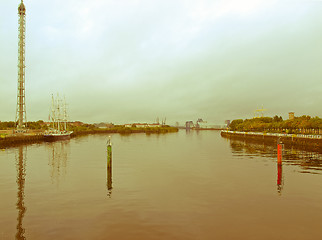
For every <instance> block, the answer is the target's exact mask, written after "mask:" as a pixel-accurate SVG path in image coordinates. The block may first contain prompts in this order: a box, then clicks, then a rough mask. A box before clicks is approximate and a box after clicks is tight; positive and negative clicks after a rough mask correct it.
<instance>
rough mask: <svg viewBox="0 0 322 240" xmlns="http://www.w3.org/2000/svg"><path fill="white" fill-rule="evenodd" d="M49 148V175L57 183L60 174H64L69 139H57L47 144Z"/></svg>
mask: <svg viewBox="0 0 322 240" xmlns="http://www.w3.org/2000/svg"><path fill="white" fill-rule="evenodd" d="M47 148H48V149H49V165H50V166H51V169H50V177H51V179H52V182H53V183H54V182H56V183H57V184H59V179H60V177H61V176H65V175H66V167H67V160H68V156H69V153H70V149H69V141H57V142H52V143H49V144H48V145H47Z"/></svg>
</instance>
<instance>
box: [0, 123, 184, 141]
mask: <svg viewBox="0 0 322 240" xmlns="http://www.w3.org/2000/svg"><path fill="white" fill-rule="evenodd" d="M27 126H28V129H27V130H25V131H24V132H23V133H16V131H15V123H14V122H0V147H10V146H16V145H20V144H28V143H37V142H43V141H44V137H43V134H44V133H45V131H46V130H49V125H48V123H45V122H43V121H41V120H40V121H37V122H28V123H27ZM68 130H69V131H73V133H72V134H71V137H72V138H73V137H77V136H84V135H90V134H107V133H118V134H122V135H127V134H132V133H145V134H147V135H149V134H165V133H173V132H178V128H176V127H171V126H168V125H163V126H161V125H160V126H158V127H137V126H136V125H135V124H133V125H131V126H130V127H127V126H124V125H113V124H108V126H107V127H98V126H97V125H95V124H84V123H80V122H76V123H69V124H68Z"/></svg>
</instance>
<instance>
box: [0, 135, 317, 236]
mask: <svg viewBox="0 0 322 240" xmlns="http://www.w3.org/2000/svg"><path fill="white" fill-rule="evenodd" d="M107 137H108V136H107V135H91V136H85V137H80V138H75V139H71V140H70V141H63V142H55V143H43V144H37V145H29V146H21V147H17V148H10V149H5V150H0V197H1V200H0V239H42V240H43V239H122V240H123V239H131V240H133V239H140V240H142V239H149V240H150V239H171V240H172V239H185V240H189V239H256V240H258V239H270V240H271V239H292V240H293V239H322V228H321V224H322V156H321V155H320V154H317V153H312V152H305V151H298V150H294V149H285V150H284V153H283V154H284V156H283V165H282V166H280V167H278V166H277V163H276V158H277V156H276V155H277V154H276V152H277V151H276V149H275V147H274V146H273V147H271V146H266V145H263V144H248V143H245V142H241V141H233V140H227V139H225V138H222V137H221V136H220V132H217V131H200V132H196V131H191V132H186V131H179V132H178V133H173V134H165V135H145V134H132V135H128V136H121V135H118V134H116V135H112V142H113V166H112V177H111V178H112V179H111V180H112V184H111V182H110V181H109V180H110V176H111V175H109V174H107V169H106V156H107V154H106V141H107Z"/></svg>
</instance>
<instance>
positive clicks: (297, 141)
mask: <svg viewBox="0 0 322 240" xmlns="http://www.w3.org/2000/svg"><path fill="white" fill-rule="evenodd" d="M221 136H222V137H225V138H231V139H242V140H245V141H253V142H254V141H255V142H262V143H267V144H277V141H278V140H279V141H281V142H282V143H283V144H284V146H285V147H296V148H299V149H303V150H310V151H318V152H322V136H321V135H304V134H282V133H262V132H239V131H226V130H224V131H221Z"/></svg>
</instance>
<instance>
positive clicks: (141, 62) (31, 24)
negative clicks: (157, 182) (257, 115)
mask: <svg viewBox="0 0 322 240" xmlns="http://www.w3.org/2000/svg"><path fill="white" fill-rule="evenodd" d="M19 3H20V1H10V2H4V1H1V2H0V16H1V21H0V34H1V38H0V46H1V49H2V50H1V52H2V54H1V56H0V80H1V81H0V88H1V90H2V91H1V95H0V102H1V103H0V113H1V114H0V120H1V121H13V120H14V119H15V111H16V100H17V95H16V94H17V57H18V16H17V8H18V5H19ZM24 3H25V5H26V9H27V11H26V111H27V120H28V121H37V120H40V119H41V120H45V121H46V120H47V118H48V114H49V109H50V102H51V94H56V93H57V92H58V93H59V94H60V95H65V96H66V100H67V102H68V104H69V115H70V119H71V120H72V121H77V120H80V121H84V122H90V123H93V122H115V123H126V122H140V121H144V122H152V121H154V120H155V119H156V118H157V117H159V118H160V119H161V118H165V117H166V118H167V121H168V122H169V123H175V122H177V121H178V122H184V121H185V120H194V121H195V120H197V119H198V118H203V119H204V120H206V121H209V122H215V123H224V121H225V120H226V119H231V120H233V119H236V118H251V117H253V114H254V110H255V109H258V108H261V107H262V106H264V108H266V109H268V111H267V112H266V113H265V115H267V116H274V115H281V116H283V118H287V117H288V112H290V111H293V112H295V116H300V115H304V114H305V115H311V116H319V117H321V116H322V109H321V108H320V104H321V102H322V94H321V92H322V85H321V84H320V78H321V76H322V70H321V68H320V67H319V63H320V62H321V60H322V47H321V45H320V43H319V42H320V39H321V38H322V33H321V31H320V29H321V27H322V21H321V20H322V16H321V14H320V13H321V10H322V2H321V1H311V0H298V1H289V0H282V1H277V0H275V1H264V0H247V1H243V2H242V3H241V2H240V1H237V0H230V1H206V0H205V1H198V2H190V1H153V3H152V2H150V1H147V0H138V1H130V0H125V1H122V2H117V1H100V0H96V1H89V0H79V1H75V0H71V1H68V2H66V1H62V0H52V1H40V0H34V1H24ZM49 5H50V8H48V6H49Z"/></svg>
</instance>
